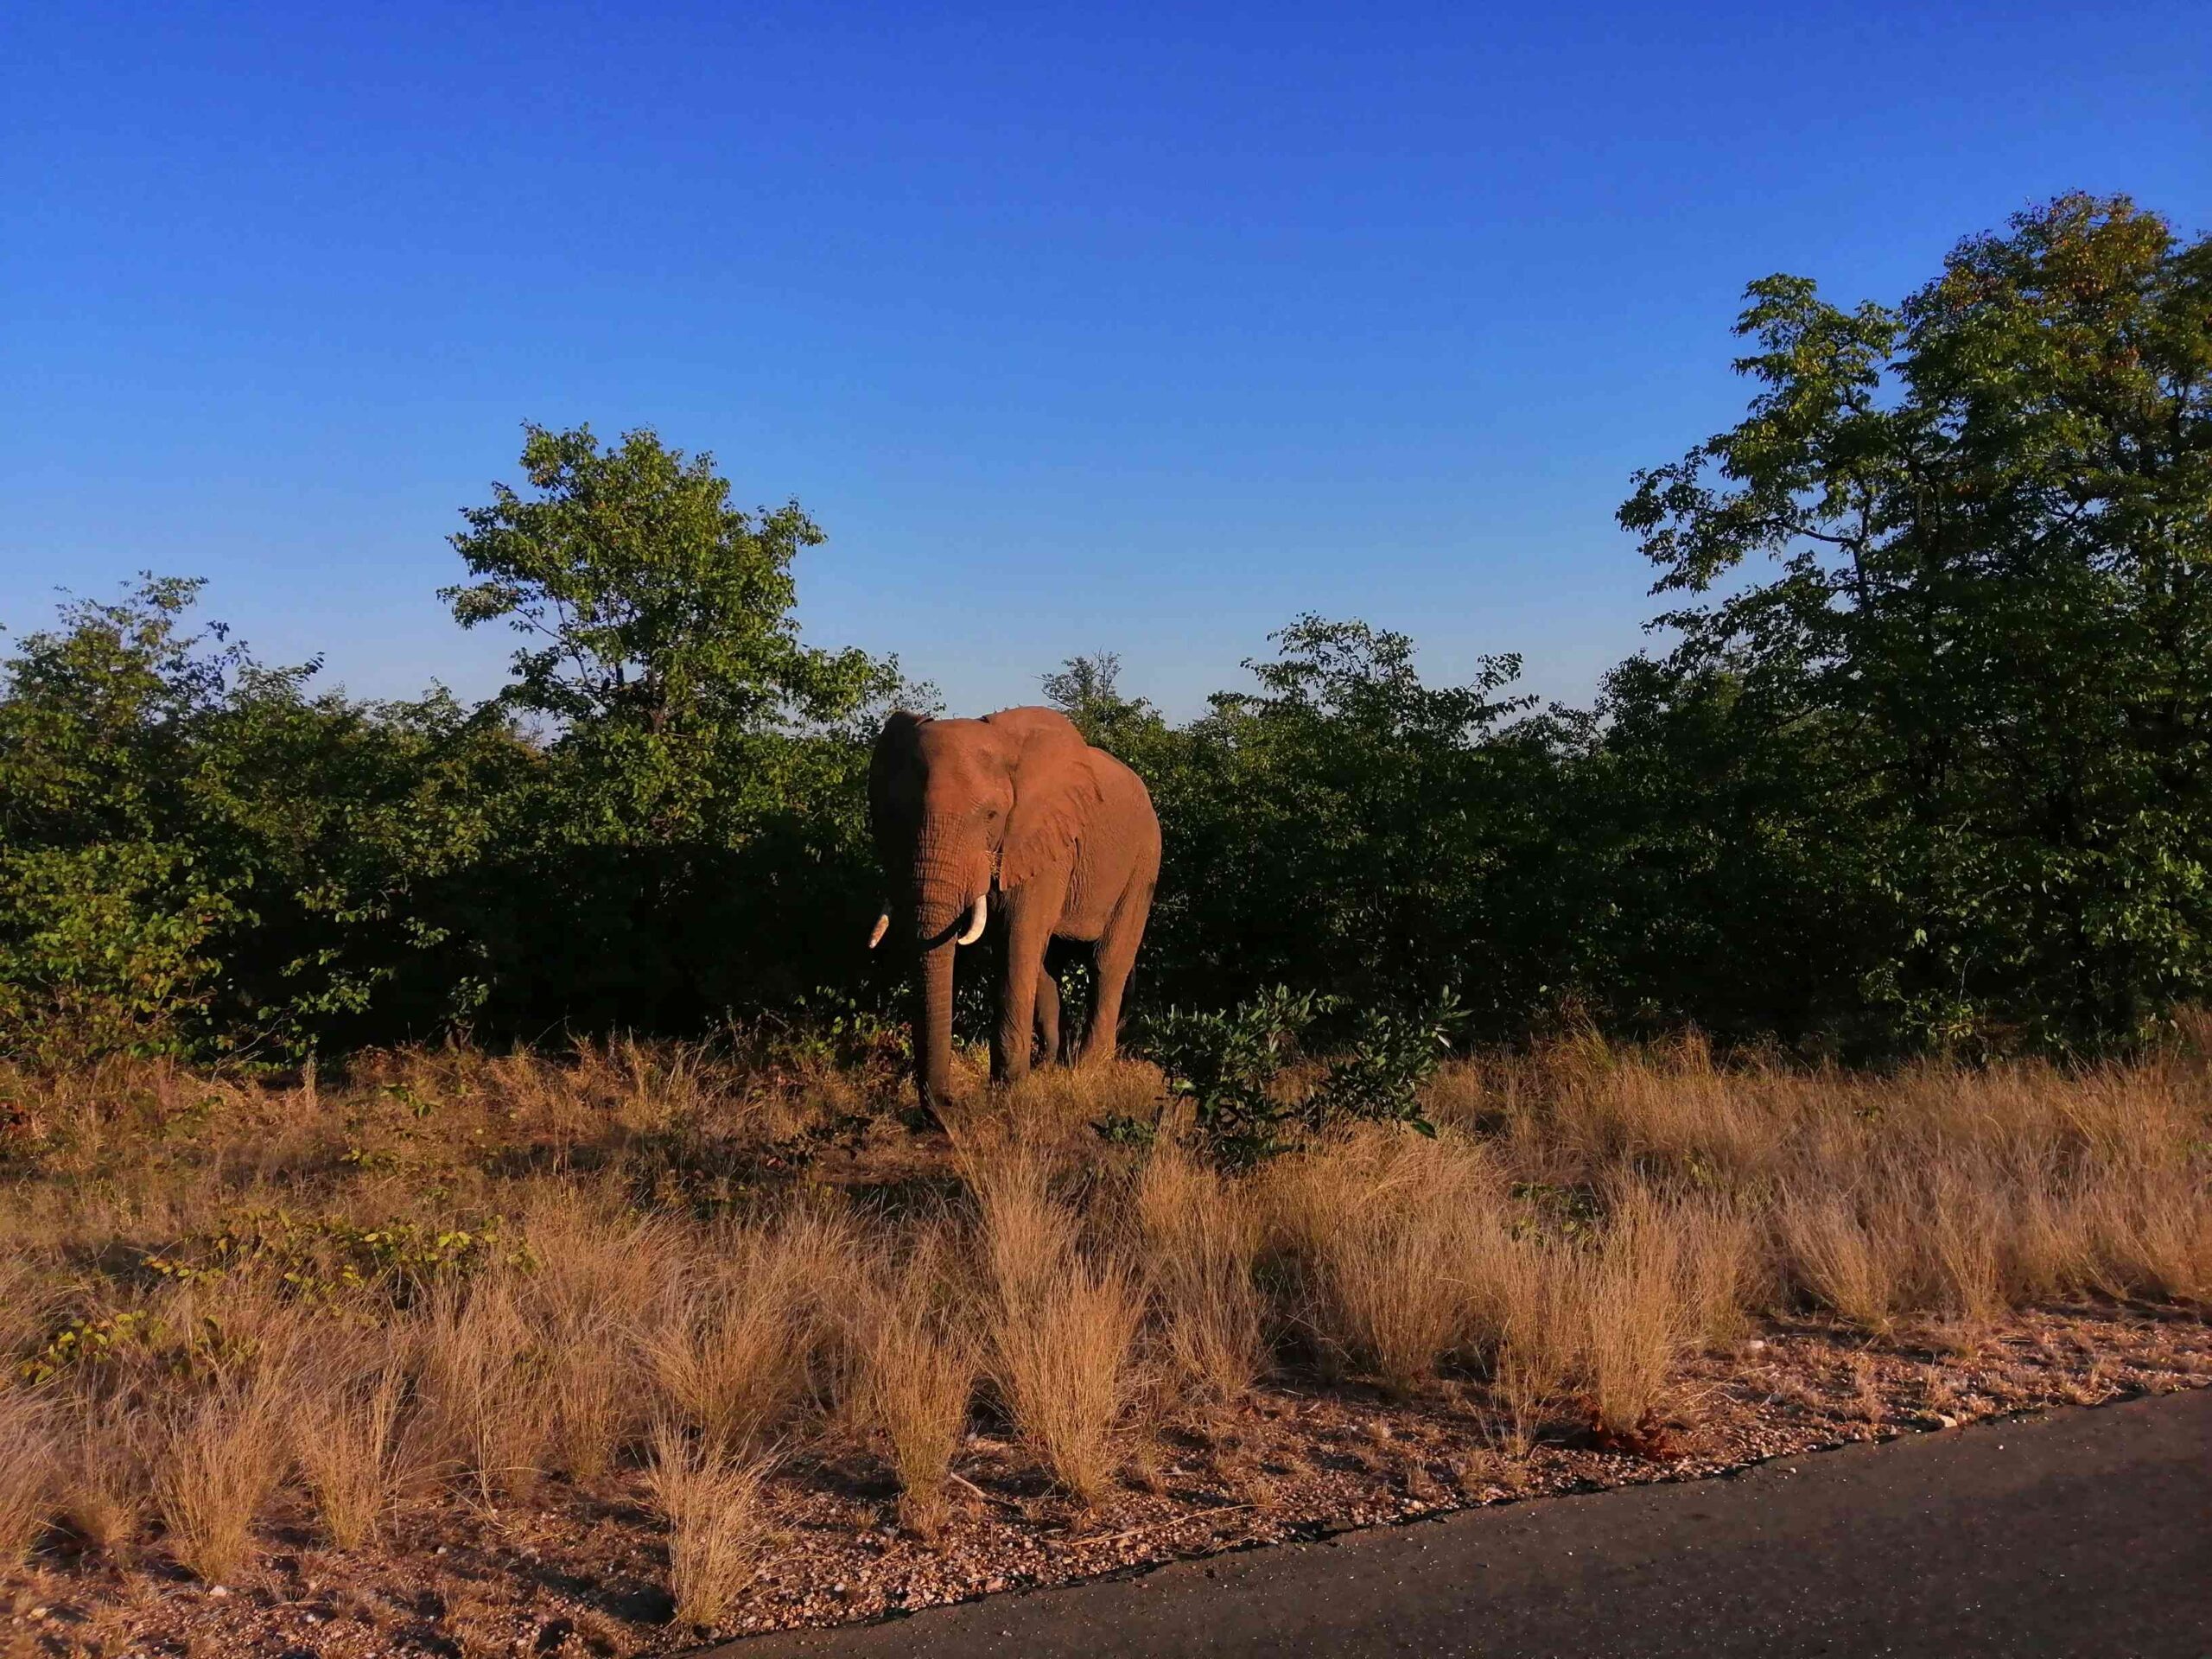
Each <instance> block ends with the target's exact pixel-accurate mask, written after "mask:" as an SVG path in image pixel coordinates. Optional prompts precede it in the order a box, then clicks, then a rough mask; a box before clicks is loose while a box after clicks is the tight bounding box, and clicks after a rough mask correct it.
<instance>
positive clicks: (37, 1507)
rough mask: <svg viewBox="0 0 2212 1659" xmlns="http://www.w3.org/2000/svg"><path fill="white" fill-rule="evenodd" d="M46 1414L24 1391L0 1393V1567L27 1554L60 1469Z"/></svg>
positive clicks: (45, 1510)
mask: <svg viewBox="0 0 2212 1659" xmlns="http://www.w3.org/2000/svg"><path fill="white" fill-rule="evenodd" d="M60 1472H61V1459H60V1453H59V1451H58V1450H57V1448H56V1447H55V1446H54V1435H53V1432H52V1429H51V1426H50V1425H49V1423H48V1412H47V1411H46V1409H45V1408H44V1406H43V1405H42V1403H41V1402H38V1401H35V1400H33V1399H30V1398H29V1397H28V1396H27V1395H22V1394H0V1567H15V1566H18V1565H20V1564H21V1563H22V1560H23V1557H24V1556H25V1555H27V1554H29V1552H30V1547H31V1541H32V1540H33V1538H35V1536H36V1535H37V1533H38V1529H39V1527H40V1524H41V1522H43V1521H44V1520H45V1518H46V1515H47V1510H48V1505H49V1500H50V1498H51V1497H52V1495H53V1491H54V1485H55V1484H56V1482H57V1479H58V1478H59V1477H60Z"/></svg>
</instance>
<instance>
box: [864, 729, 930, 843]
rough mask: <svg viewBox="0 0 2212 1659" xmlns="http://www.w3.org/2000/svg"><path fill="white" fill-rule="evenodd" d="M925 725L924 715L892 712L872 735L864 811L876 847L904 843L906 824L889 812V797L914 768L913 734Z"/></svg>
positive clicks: (897, 815)
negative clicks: (872, 748)
mask: <svg viewBox="0 0 2212 1659" xmlns="http://www.w3.org/2000/svg"><path fill="white" fill-rule="evenodd" d="M929 723H930V717H929V716H928V715H918V714H916V713H914V711H913V710H912V709H894V710H893V712H892V715H891V717H890V718H889V719H888V720H887V721H884V722H883V729H882V731H880V733H878V734H876V739H875V748H874V752H873V753H871V754H870V755H869V756H868V820H869V824H870V827H871V828H873V829H874V831H875V838H876V844H877V845H878V846H879V847H882V848H885V849H890V848H893V847H898V846H901V845H902V844H903V842H905V840H906V819H905V818H904V817H902V816H901V815H900V814H899V812H897V811H896V810H893V804H892V799H891V797H892V792H893V789H894V788H895V787H896V785H897V782H898V780H899V779H900V778H902V777H904V776H905V775H906V773H907V772H908V771H909V770H910V769H911V768H912V766H913V764H914V741H915V734H917V733H918V732H919V731H920V730H921V729H922V728H923V727H925V726H926V725H928V724H929Z"/></svg>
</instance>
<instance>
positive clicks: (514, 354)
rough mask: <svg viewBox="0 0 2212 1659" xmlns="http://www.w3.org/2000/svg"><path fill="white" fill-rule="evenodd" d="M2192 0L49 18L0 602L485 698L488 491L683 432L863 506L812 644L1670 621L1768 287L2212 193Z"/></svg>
mask: <svg viewBox="0 0 2212 1659" xmlns="http://www.w3.org/2000/svg"><path fill="white" fill-rule="evenodd" d="M2209 132H2212V17H2208V14H2207V11H2206V9H2205V6H2204V3H2203V0H2177V3H2170V4H2160V3H2139V4H2126V3H2121V4H2108V5H2099V6H2088V5H2082V4H2078V3H2076V4H2066V5H2062V4H2056V3H2041V4H2037V3H2015V4H2007V5H2001V6H2000V5H1990V6H1961V5H1948V4H1945V5H1929V4H1923V3H1911V4H1902V3H1879V0H1854V3H1849V4H1833V5H1797V4H1779V5H1777V4H1772V3H1761V4H1756V5H1749V4H1745V5H1734V6H1726V5H1707V4H1700V5H1688V4H1681V5H1672V6H1649V7H1642V6H1627V5H1612V6H1597V7H1578V6H1573V5H1513V6H1503V5H1499V6H1488V7H1484V6H1469V5H1466V4H1464V3H1463V4H1452V5H1437V6H1434V7H1411V6H1402V5H1375V4H1363V5H1348V4H1338V5H1332V6H1329V7H1325V8H1318V9H1312V10H1300V9H1297V8H1295V7H1292V6H1286V5H1281V4H1276V5H1269V6H1249V7H1235V6H1229V5H1221V4H1202V3H1193V4H1182V5H1176V6H1173V7H1161V8H1159V9H1157V10H1144V9H1140V8H1136V7H1133V6H1116V5H1084V6H1080V7H1069V8H1066V9H1065V10H1052V9H1047V8H1042V7H1024V8H1020V9H1018V10H1017V9H1011V8H1009V9H1006V10H996V9H987V8H983V7H957V6H931V7H921V6H883V7H874V8H868V7H845V6H839V5H835V4H804V5H799V4H793V5H789V6H760V5H721V4H717V5H699V6H696V7H673V6H671V7H656V6H653V5H651V4H626V5H622V6H619V7H615V6H609V7H605V8H598V7H587V6H581V5H578V6H553V5H546V6H532V7H502V6H498V5H490V4H482V5H451V4H441V5H437V6H429V5H414V4H391V5H374V6H369V5H358V6H356V5H344V6H302V5H284V6H276V5H270V6H266V7H259V8H255V7H238V8H232V9H220V10H215V9H200V8H197V7H191V6H185V5H166V4H165V5H161V6H145V7H139V8H130V7H121V8H111V7H102V6H97V5H69V6H29V5H25V6H18V7H16V8H14V9H13V10H11V12H10V16H9V20H8V22H6V24H5V25H4V26H0V154H4V156H5V159H6V166H5V169H4V175H0V432H3V433H4V442H0V620H3V621H5V622H6V623H7V624H8V625H9V626H11V627H13V628H18V629H20V628H22V626H26V625H35V623H37V622H38V621H40V620H42V619H43V618H44V616H45V615H47V614H48V613H49V611H50V607H51V599H52V590H53V589H54V588H55V587H56V586H57V585H67V586H69V587H71V588H76V589H77V590H79V591H80V592H86V593H106V592H108V591H111V589H112V588H113V585H114V584H115V583H116V582H117V581H118V580H119V579H121V578H123V577H125V576H127V575H130V573H131V572H133V571H136V570H137V569H140V568H142V567H150V568H153V569H157V570H161V571H163V572H175V573H180V574H194V575H206V576H208V577H210V578H212V579H213V586H212V588H211V590H210V593H209V596H208V610H209V613H211V614H213V615H215V616H219V617H223V618H227V619H229V620H232V621H234V622H235V623H237V624H238V626H239V627H240V629H241V631H242V632H244V633H245V635H246V636H247V637H248V638H250V639H251V640H252V641H254V643H255V644H256V645H257V646H258V647H259V648H260V649H261V650H262V651H263V652H264V655H267V656H270V657H273V658H294V657H298V656H302V655H304V654H306V653H308V652H312V651H315V650H325V651H327V653H328V658H329V664H330V670H329V671H330V673H331V675H332V677H334V678H336V679H338V680H340V681H342V682H343V683H345V684H346V685H347V686H348V687H350V688H351V689H353V690H355V691H358V692H361V693H365V694H372V695H399V694H404V693H409V692H412V691H414V690H417V689H419V688H420V687H421V686H422V685H423V684H424V683H426V682H427V681H429V679H431V678H433V677H437V678H441V679H443V680H445V681H446V682H447V683H450V684H452V685H454V687H455V688H456V689H459V690H464V691H467V692H479V691H483V690H489V689H490V688H491V687H492V686H493V685H494V684H495V683H497V681H498V678H499V672H500V669H501V665H502V664H503V662H504V659H505V653H506V652H507V651H508V650H509V649H510V647H511V641H510V639H508V638H507V637H506V636H504V635H501V634H499V633H497V632H489V633H486V632H480V633H478V634H476V635H468V636H464V635H462V634H461V633H460V632H459V631H458V630H457V629H455V628H454V626H453V625H452V624H451V622H450V621H449V620H448V619H447V617H446V616H445V613H444V612H443V610H442V607H440V606H439V604H438V602H437V601H436V600H435V597H434V594H433V590H434V589H435V588H437V587H438V586H439V585H440V584H441V583H442V582H448V581H450V580H452V579H453V578H454V575H455V574H456V570H457V561H456V560H455V559H454V556H453V554H452V553H451V551H450V550H448V548H447V546H446V545H445V542H444V537H445V536H446V535H447V534H448V532H449V531H451V530H452V529H454V527H455V526H456V524H458V519H457V517H456V510H457V509H458V508H459V507H460V506H461V505H463V504H465V503H469V502H474V501H479V500H481V499H484V498H485V496H486V493H487V489H486V486H487V484H488V481H489V480H492V479H494V478H512V477H514V476H515V473H516V468H515V465H514V461H515V455H516V452H517V449H518V445H519V435H518V423H520V422H521V421H523V420H524V419H525V418H528V419H533V420H537V421H540V422H543V423H549V424H556V425H557V424H566V423H574V422H579V421H589V422H590V423H592V424H593V425H594V427H595V428H597V429H600V430H601V431H602V432H604V433H607V434H609V435H612V434H613V433H615V432H617V431H619V430H620V429H624V428H626V427H628V426H631V425H636V424H651V425H653V426H656V427H658V429H659V430H660V431H661V433H662V435H664V437H666V438H667V439H668V440H669V441H671V442H675V443H678V444H681V445H683V446H684V447H686V448H707V449H711V450H713V451H714V452H715V454H716V455H717V456H718V457H719V459H720V461H721V464H722V467H723V468H724V470H725V471H726V472H727V473H728V474H729V475H730V476H731V478H732V479H733V480H734V481H735V485H736V488H737V491H738V493H739V496H740V497H741V499H744V500H746V501H748V502H751V501H756V500H767V501H779V500H781V499H784V498H785V497H788V496H796V497H798V499H800V500H801V501H802V502H803V503H804V505H806V506H807V507H808V509H809V510H810V511H811V512H813V514H814V515H815V517H816V518H817V519H819V520H820V521H821V522H822V524H823V525H824V527H825V528H826V529H827V530H828V531H829V534H830V541H829V544H828V545H827V546H826V547H824V548H823V549H821V550H817V552H816V553H814V554H812V555H810V557H809V559H808V561H807V563H805V565H804V568H803V569H802V571H801V581H800V594H801V598H800V612H801V616H802V619H803V620H804V624H805V626H806V628H807V631H808V633H809V636H810V638H811V639H816V640H817V641H819V642H822V643H825V644H842V643H846V642H856V643H858V644H861V645H866V646H868V647H870V648H873V649H875V650H880V651H893V650H895V651H897V652H899V654H900V656H901V658H903V660H904V662H905V663H906V666H907V667H908V669H909V670H910V671H912V672H914V673H916V674H918V675H921V676H924V677H930V678H933V679H935V680H936V681H938V683H939V684H940V685H941V686H942V687H943V688H944V691H945V692H946V694H947V696H948V698H949V699H950V702H951V703H952V705H953V706H954V708H955V709H959V710H965V711H974V710H980V709H986V708H992V707H997V706H1000V705H1002V704H1004V703H1007V702H1024V701H1030V700H1033V698H1034V696H1035V695H1036V676H1037V674H1038V673H1039V671H1042V670H1045V669H1047V668H1050V667H1052V665H1053V664H1055V663H1057V662H1058V660H1059V659H1060V658H1064V657H1065V656H1066V655H1068V654H1070V653H1071V652H1077V651H1084V650H1090V649H1096V648H1100V647H1104V648H1109V649H1116V650H1119V651H1120V652H1122V656H1123V658H1124V659H1125V663H1126V664H1127V668H1126V674H1125V679H1126V683H1128V685H1129V687H1130V688H1131V689H1133V690H1141V691H1146V692H1148V693H1150V694H1152V695H1153V696H1154V697H1155V698H1157V699H1158V700H1159V701H1160V702H1163V703H1165V704H1166V706H1168V707H1169V708H1170V709H1173V710H1174V711H1176V712H1178V713H1188V712H1190V711H1192V709H1195V708H1196V707H1197V706H1198V702H1199V700H1200V699H1201V697H1202V696H1203V695H1204V693H1205V691H1206V690H1210V689H1212V688H1214V687H1217V686H1220V685H1224V684H1227V683H1232V682H1234V681H1236V680H1238V679H1239V676H1238V675H1237V672H1236V663H1237V661H1238V659H1239V658H1243V657H1244V656H1247V655H1249V654H1252V653H1253V652H1256V651H1260V650H1262V649H1263V648H1264V646H1263V638H1264V636H1265V634H1266V633H1267V632H1268V630H1269V629H1271V628H1274V627H1276V626H1280V625H1281V624H1282V623H1283V622H1284V621H1286V620H1288V619H1289V618H1290V617H1291V616H1292V615H1293V614H1294V613H1297V612H1299V611H1300V610H1305V609H1313V610H1318V611H1320V612H1323V613H1328V614H1333V615H1358V616H1362V617H1364V618H1367V619H1368V620H1371V621H1375V622H1377V623H1382V624H1387V625H1389V626H1395V627H1400V628H1403V629H1406V630H1407V631H1408V632H1412V633H1413V634H1414V636H1415V637H1416V639H1418V640H1419V641H1421V645H1422V646H1423V657H1422V660H1423V663H1424V666H1425V667H1426V669H1427V671H1430V672H1431V673H1432V674H1433V675H1436V676H1438V677H1450V676H1452V675H1454V674H1457V673H1459V672H1461V671H1465V669H1466V667H1467V666H1468V664H1470V663H1471V660H1472V658H1474V657H1475V656H1476V655H1478V653H1480V652H1485V651H1495V650H1509V649H1510V650H1518V651H1520V652H1523V653H1524V655H1525V656H1526V658H1527V659H1528V666H1529V681H1530V683H1532V684H1533V685H1534V686H1535V687H1536V688H1537V689H1540V690H1544V691H1547V692H1550V693H1554V694H1559V695H1567V696H1584V695H1586V694H1587V692H1588V690H1589V689H1590V687H1591V685H1592V683H1593V682H1594V680H1595V678H1596V677H1597V675H1598V674H1599V672H1600V671H1602V670H1603V668H1604V667H1605V665H1606V664H1609V663H1611V661H1613V660H1615V659H1616V658H1618V657H1620V656H1622V655H1623V654H1624V653H1626V652H1630V651H1632V650H1634V649H1636V648H1637V645H1638V642H1639V639H1640V637H1641V636H1640V634H1639V632H1638V624H1639V623H1640V621H1641V620H1642V619H1643V616H1644V615H1645V614H1646V613H1647V612H1648V610H1649V601H1647V600H1646V598H1645V596H1644V589H1645V588H1646V586H1647V583H1648V576H1647V574H1646V572H1645V570H1644V569H1643V567H1642V565H1641V564H1640V563H1638V561H1637V559H1636V557H1635V556H1634V553H1633V550H1632V549H1631V548H1630V546H1629V545H1628V544H1627V543H1626V542H1625V540H1624V538H1623V537H1621V536H1620V534H1619V533H1618V531H1616V530H1615V529H1614V527H1613V525H1612V522H1611V514H1612V510H1613V508H1614V507H1615V505H1617V504H1618V501H1619V499H1621V497H1622V495H1623V494H1624V492H1625V489H1626V480H1627V475H1628V473H1629V471H1630V468H1631V467H1636V466H1637V465H1642V464H1649V463H1651V462H1655V461H1662V460H1666V459H1670V458H1672V457H1673V456H1674V455H1675V454H1678V453H1679V452H1680V451H1681V450H1682V449H1684V448H1687V447H1688V445H1689V444H1691V443H1692V442H1694V441H1696V440H1697V439H1699V438H1700V437H1702V436H1704V435H1706V434H1707V432H1709V431H1711V430H1713V429H1716V428H1717V427H1719V426H1722V425H1725V424H1726V423H1728V422H1729V421H1730V420H1731V419H1732V417H1733V415H1734V413H1735V412H1736V411H1737V410H1738V409H1739V408H1740V406H1741V404H1742V401H1743V397H1744V395H1745V393H1744V391H1743V389H1742V388H1741V387H1740V386H1739V385H1738V384H1737V383H1736V382H1735V381H1734V380H1733V379H1732V378H1731V377H1730V376H1729V374H1728V372H1727V370H1726V360H1727V358H1728V356H1729V355H1730V353H1731V349H1732V342H1731V340H1729V338H1728V335H1727V325H1728V323H1729V321H1730V320H1731V319H1732V316H1733V315H1734V313H1735V311H1736V309H1737V305H1738V296H1739V294H1740V292H1741V289H1742V287H1743V285H1744V283H1745V282H1747V281H1748V280H1750V279H1751V278H1753V277H1758V276H1761V275H1764V274H1765V273H1767V272H1770V271H1774V270H1791V271H1798V272H1802V273H1805V274H1808V275H1810V276H1813V277H1817V278H1818V279H1819V280H1820V281H1821V283H1822V285H1823V287H1824V288H1825V289H1827V291H1828V292H1830V293H1831V294H1832V295H1834V296H1838V297H1841V298H1848V299H1857V298H1860V297H1868V296H1872V297H1880V298H1885V299H1887V298H1894V297H1896V296H1899V295H1901V294H1902V293H1903V292H1904V291H1905V290H1906V289H1909V288H1910V287H1911V286H1913V285H1915V284H1916V283H1918V282H1919V281H1920V280H1922V279H1923V278H1924V277H1926V276H1928V275H1929V274H1930V273H1931V272H1932V271H1933V270H1934V269H1935V268H1936V264H1937V262H1938V260H1939V259H1940V257H1941V256H1942V253H1943V251H1944V250H1945V249H1946V248H1947V247H1948V246H1949V245H1951V243H1953V242H1954V241H1955V239H1957V238H1959V237H1960V236H1961V235H1962V234H1964V233H1966V232H1971V231H1974V230H1977V229H1980V228H1984V227H1988V226H1995V225H1997V224H1999V222H2000V221H2001V220H2002V219H2003V218H2004V216H2005V214H2006V213H2008V212H2011V211H2012V210H2013V209H2015V208H2017V207H2020V206H2022V205H2024V203H2026V202H2027V201H2029V200H2031V199H2036V198H2040V197H2044V196H2047V195H2050V194H2054V193H2056V192H2057V191H2059V190H2062V189H2065V188H2075V187H2079V188H2088V189H2092V190H2099V191H2107V190H2126V191H2129V192H2132V193H2133V194H2134V195H2135V196H2136V197H2137V198H2138V199H2139V200H2141V201H2143V202H2145V203H2146V204H2147V205H2150V206H2152V207H2158V208H2160V209H2162V210H2164V211H2165V212H2166V213H2169V214H2170V215H2171V216H2172V217H2173V218H2174V219H2176V220H2177V223H2178V224H2179V226H2181V228H2183V230H2184V231H2197V230H2202V229H2203V228H2206V227H2207V226H2208V222H2212V137H2208V133H2209Z"/></svg>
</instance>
